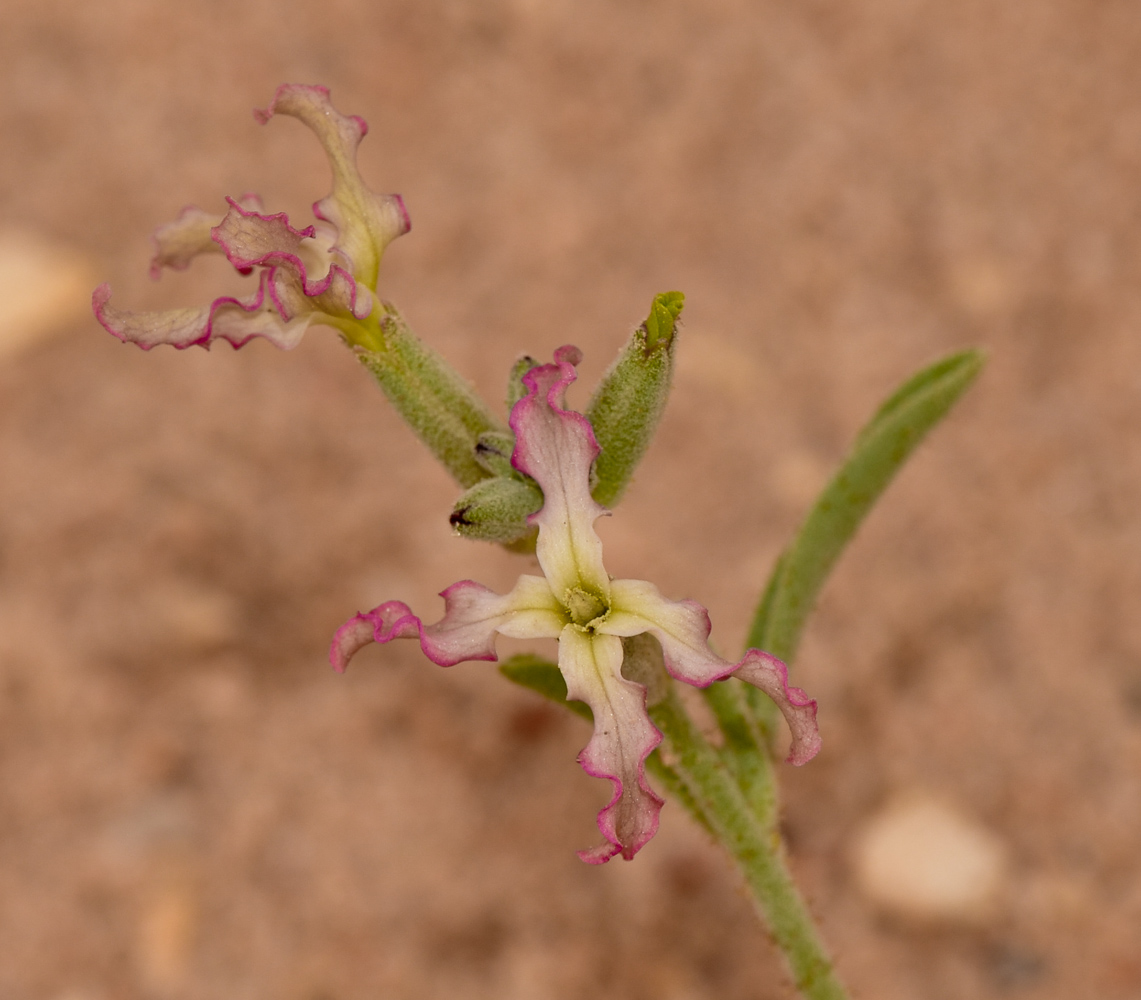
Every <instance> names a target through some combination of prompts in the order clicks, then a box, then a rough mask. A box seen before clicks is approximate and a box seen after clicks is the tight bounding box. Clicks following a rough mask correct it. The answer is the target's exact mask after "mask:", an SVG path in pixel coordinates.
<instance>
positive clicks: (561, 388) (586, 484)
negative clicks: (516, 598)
mask: <svg viewBox="0 0 1141 1000" xmlns="http://www.w3.org/2000/svg"><path fill="white" fill-rule="evenodd" d="M581 360H582V352H581V351H579V349H578V348H577V347H573V346H570V345H567V346H565V347H560V348H559V349H558V350H557V351H555V362H554V364H550V365H539V366H537V367H535V368H532V369H531V370H530V371H529V372H527V374H526V375H524V376H523V385H524V386H525V387H526V388H527V395H525V396H524V397H523V398H522V399H520V400H519V402H517V403H516V404H515V405H514V406H513V407H512V408H511V418H510V421H509V422H510V424H511V429H512V430H513V431H514V432H515V451H514V452H513V453H512V455H511V464H512V465H513V466H514V467H515V468H516V469H518V470H519V471H520V472H522V473H523V474H524V475H528V476H530V477H531V478H532V479H534V480H535V481H536V482H537V483H538V484H539V486H540V487H541V488H542V490H543V506H542V509H540V510H539V511H538V513H536V514H532V515H531V516H530V518H529V519H528V520H529V521H530V522H531V523H532V524H537V525H538V526H539V538H538V542H537V543H536V546H535V553H536V555H537V556H538V558H539V565H540V566H542V567H543V573H544V574H545V576H546V577H547V580H548V581H549V583H550V585H551V590H552V591H553V592H554V593H555V594H556V595H557V596H558V597H559V598H560V599H564V598H565V595H566V594H567V592H568V591H569V590H571V589H579V588H584V587H585V588H590V589H592V590H595V591H597V594H598V596H599V597H601V598H602V599H603V600H604V601H605V602H606V603H607V604H608V603H609V597H610V578H609V577H608V576H607V574H606V569H605V567H604V566H603V565H602V540H601V539H600V538H599V537H598V534H597V533H596V532H595V530H594V522H595V521H596V520H598V518H599V517H601V516H602V515H603V514H605V513H607V511H606V509H605V508H604V507H602V506H600V505H599V504H598V503H596V502H595V501H594V498H593V497H591V495H590V466H591V463H592V462H593V461H594V458H595V456H596V455H597V454H598V442H597V441H595V439H594V431H593V430H592V429H591V426H590V422H589V421H588V420H587V419H586V417H584V416H583V415H582V414H581V413H576V412H574V411H573V410H567V409H566V408H565V404H564V399H563V397H564V396H565V394H566V390H567V386H569V385H570V384H571V383H572V382H574V380H575V379H576V378H577V373H576V372H575V365H577V364H578V363H579V362H580V361H581ZM583 624H585V622H584V623H583Z"/></svg>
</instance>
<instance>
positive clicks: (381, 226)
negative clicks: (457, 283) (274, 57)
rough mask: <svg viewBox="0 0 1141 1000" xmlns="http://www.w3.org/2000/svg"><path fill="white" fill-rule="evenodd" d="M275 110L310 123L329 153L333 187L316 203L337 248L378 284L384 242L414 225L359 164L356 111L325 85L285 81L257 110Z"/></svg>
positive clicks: (264, 118)
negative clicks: (333, 98)
mask: <svg viewBox="0 0 1141 1000" xmlns="http://www.w3.org/2000/svg"><path fill="white" fill-rule="evenodd" d="M274 115H290V116H291V117H293V118H296V119H298V120H299V121H301V122H302V123H303V124H305V125H306V126H308V127H309V128H310V129H312V131H313V132H314V133H315V134H316V136H317V139H318V140H319V141H320V143H321V145H322V146H323V147H324V149H325V153H326V155H327V156H328V157H329V166H330V167H332V170H333V190H332V193H331V194H330V195H329V196H328V197H326V198H323V199H321V200H320V201H318V202H316V203H315V204H314V205H313V212H314V214H315V215H316V216H317V218H319V219H323V220H325V221H326V222H331V223H332V224H333V225H335V226H336V227H337V231H338V233H339V239H338V242H337V249H338V250H340V251H341V252H342V253H343V254H344V255H345V256H346V257H347V258H348V259H349V261H350V262H351V265H352V272H353V275H354V277H355V278H356V279H357V280H358V281H362V282H364V284H366V285H367V286H368V287H369V288H375V287H376V278H377V273H378V272H379V269H380V258H381V256H382V255H383V253H384V248H385V247H386V246H388V244H389V243H391V242H392V241H393V240H394V239H396V237H397V236H400V235H402V234H404V233H406V232H408V230H409V229H411V228H412V222H411V220H410V219H409V218H408V210H407V209H406V208H405V207H404V200H403V199H402V198H401V197H400V195H397V194H384V195H381V194H375V193H374V192H373V191H371V190H369V188H368V187H367V185H366V184H365V182H364V180H363V178H362V177H361V175H360V171H359V169H358V168H357V147H358V146H360V143H361V140H362V139H363V138H364V137H365V135H367V134H368V123H367V122H366V121H365V120H364V119H363V118H361V117H359V116H358V115H342V114H341V113H340V112H339V111H337V110H336V108H334V107H333V105H332V103H331V102H330V100H329V89H328V88H327V87H321V86H313V85H308V84H300V83H284V84H282V85H281V86H280V87H278V88H277V92H276V93H275V94H274V97H273V100H272V101H270V104H269V107H267V108H265V109H264V110H256V111H254V117H255V118H257V120H258V121H259V122H261V123H262V124H263V125H264V124H265V123H266V122H268V121H269V120H270V118H272V117H273V116H274Z"/></svg>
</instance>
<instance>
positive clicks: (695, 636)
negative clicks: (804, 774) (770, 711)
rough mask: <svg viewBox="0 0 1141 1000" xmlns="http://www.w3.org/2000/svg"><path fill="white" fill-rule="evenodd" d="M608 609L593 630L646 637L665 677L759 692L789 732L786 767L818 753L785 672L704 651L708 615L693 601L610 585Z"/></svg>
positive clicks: (638, 583)
mask: <svg viewBox="0 0 1141 1000" xmlns="http://www.w3.org/2000/svg"><path fill="white" fill-rule="evenodd" d="M610 592H611V610H610V615H609V616H608V617H607V618H606V620H605V621H604V622H601V623H599V624H598V625H597V626H596V627H597V629H598V631H600V632H604V633H606V634H607V635H615V636H631V635H640V634H641V633H643V632H649V633H650V634H651V635H652V636H653V637H654V638H655V639H657V640H658V642H659V643H660V644H661V647H662V658H663V660H664V661H665V666H666V670H668V671H669V673H670V675H671V676H673V677H675V678H677V679H678V680H680V681H685V682H686V683H687V684H692V685H694V686H695V687H708V686H709V685H710V684H712V683H713V682H714V681H718V680H722V679H723V678H725V677H728V676H730V675H733V676H736V677H739V678H740V679H741V680H743V681H746V682H748V683H749V684H752V685H754V686H755V687H758V688H760V689H761V690H762V691H764V692H765V694H767V695H768V696H769V697H770V698H772V699H773V701H775V702H776V704H777V707H778V708H780V710H781V714H782V715H784V717H785V721H786V722H787V723H788V727H789V729H790V730H791V731H792V749H791V751H790V752H789V756H788V762H789V763H791V764H804V763H806V762H807V761H809V760H811V759H812V758H813V757H815V756H816V753H817V752H818V751H819V749H820V733H819V731H818V729H817V727H816V702H815V701H813V700H812V699H811V698H809V697H808V695H806V694H805V693H804V692H803V691H802V690H801V689H800V688H797V687H790V686H789V683H788V668H787V667H785V665H784V664H783V663H782V662H781V661H780V660H778V659H777V658H776V657H775V656H771V655H770V654H769V653H763V652H761V651H760V650H758V649H750V650H749V651H748V652H747V653H746V654H745V657H744V659H742V660H741V661H740V662H739V663H731V662H730V661H728V660H725V659H722V658H721V657H720V656H718V655H717V654H716V653H714V652H713V650H711V649H710V648H709V631H710V624H709V613H708V612H707V611H706V610H705V608H703V607H702V606H701V605H700V604H698V603H697V602H696V601H670V600H667V599H666V598H665V597H663V596H662V594H661V591H659V590H658V588H657V587H655V586H654V585H653V584H652V583H648V582H646V581H645V580H612V581H611V583H610Z"/></svg>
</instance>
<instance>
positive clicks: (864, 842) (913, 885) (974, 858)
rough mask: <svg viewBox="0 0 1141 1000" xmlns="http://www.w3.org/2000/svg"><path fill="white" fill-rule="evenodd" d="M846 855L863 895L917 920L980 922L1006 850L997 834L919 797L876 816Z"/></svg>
mask: <svg viewBox="0 0 1141 1000" xmlns="http://www.w3.org/2000/svg"><path fill="white" fill-rule="evenodd" d="M852 857H853V862H854V867H855V875H856V881H857V883H858V884H859V887H860V889H861V891H862V892H863V893H864V894H865V895H866V896H867V897H868V899H869V900H871V901H872V902H873V903H875V904H876V905H877V906H879V907H881V908H882V909H884V910H886V911H888V912H891V913H893V914H895V915H897V916H902V917H906V918H910V919H914V920H920V921H945V922H955V923H980V922H983V921H985V920H986V919H987V918H988V917H989V916H990V915H991V914H992V913H993V912H994V908H995V904H996V903H997V902H998V900H999V898H1000V896H1001V895H1002V890H1003V888H1004V885H1005V881H1006V874H1007V850H1006V847H1005V845H1004V844H1003V843H1002V841H1001V840H1000V839H999V838H998V837H997V836H996V835H995V834H993V833H991V832H990V831H989V830H987V829H986V828H985V827H983V826H981V825H980V824H978V823H976V822H975V821H974V820H972V819H970V818H968V817H966V816H964V815H962V814H961V813H960V812H959V811H958V810H956V809H954V808H953V807H951V806H950V805H948V804H946V803H945V802H943V801H941V800H939V799H935V798H932V797H930V796H927V795H918V794H915V795H909V796H907V797H905V798H901V799H897V800H896V801H894V802H892V803H890V804H889V805H888V806H887V807H885V808H884V809H882V810H881V811H880V812H878V813H877V814H876V815H874V816H873V817H872V818H871V819H870V820H869V821H868V822H867V823H866V824H865V826H864V827H863V829H862V830H860V832H859V834H858V835H857V837H856V840H855V842H854V845H853V852H852Z"/></svg>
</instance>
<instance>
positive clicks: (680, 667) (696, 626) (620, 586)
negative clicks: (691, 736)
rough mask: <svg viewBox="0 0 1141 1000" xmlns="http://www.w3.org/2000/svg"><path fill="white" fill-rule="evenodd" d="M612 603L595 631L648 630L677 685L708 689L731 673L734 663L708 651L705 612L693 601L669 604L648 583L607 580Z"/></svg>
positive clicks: (626, 632) (638, 632) (629, 632)
mask: <svg viewBox="0 0 1141 1000" xmlns="http://www.w3.org/2000/svg"><path fill="white" fill-rule="evenodd" d="M610 599H611V604H610V615H609V616H608V617H607V619H606V620H605V621H604V622H601V623H599V624H598V626H597V628H598V630H599V631H600V632H605V633H606V634H607V635H620V636H631V635H641V634H642V633H643V632H649V633H650V634H651V635H653V637H654V638H655V639H657V640H658V642H659V643H661V646H662V656H663V658H664V660H665V665H666V669H667V670H668V671H669V672H670V675H671V676H673V677H676V678H677V679H678V680H679V681H685V683H686V684H692V685H694V687H708V686H709V685H710V684H712V683H713V682H714V681H719V680H721V679H722V678H723V677H728V676H729V675H730V674H731V673H732V672H733V671H734V669H735V666H734V664H732V663H730V662H729V661H728V660H724V659H722V658H721V657H720V656H718V655H717V654H716V653H714V652H713V650H711V649H710V648H709V632H710V628H711V626H710V623H709V612H708V611H706V610H705V608H703V607H702V606H701V605H700V604H698V603H697V601H671V600H668V599H667V598H665V597H663V596H662V592H661V591H660V590H658V588H657V587H655V586H654V585H653V584H652V583H649V582H648V581H646V580H611V581H610Z"/></svg>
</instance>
